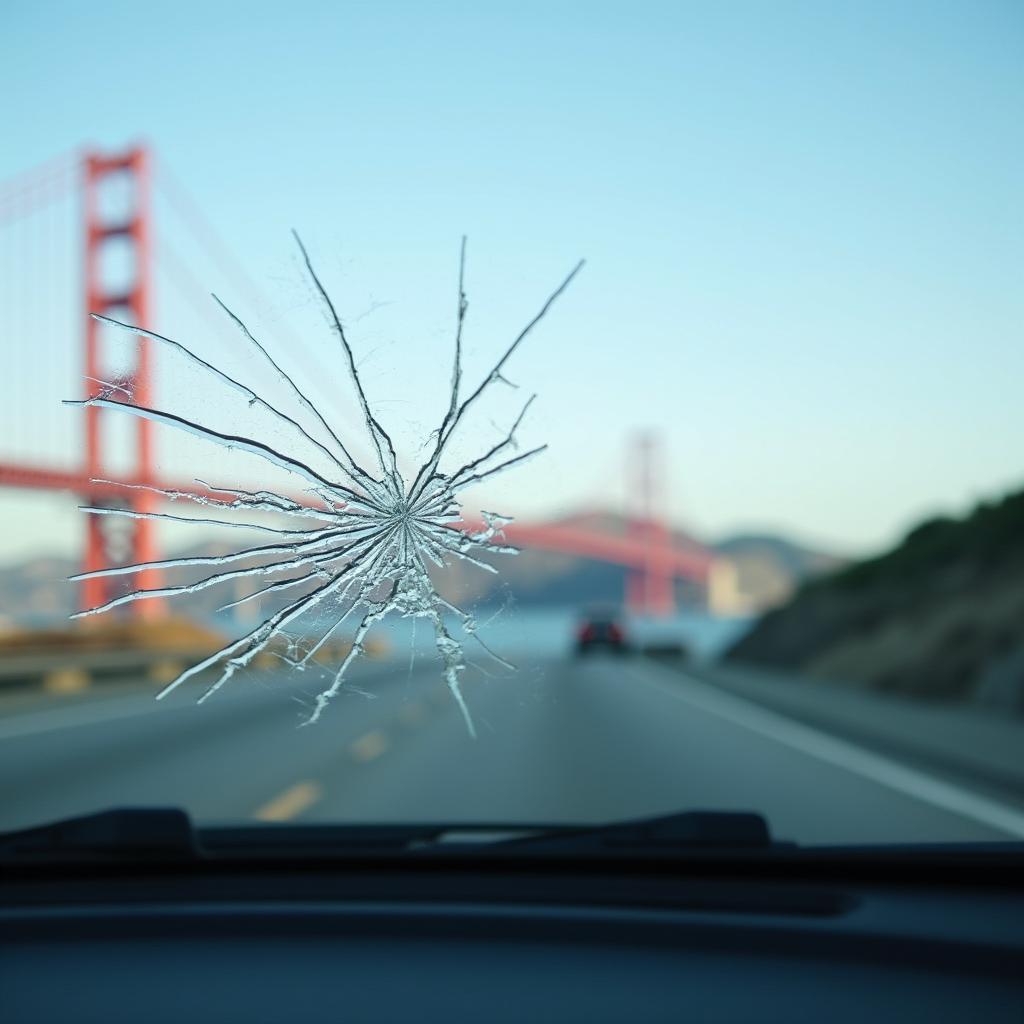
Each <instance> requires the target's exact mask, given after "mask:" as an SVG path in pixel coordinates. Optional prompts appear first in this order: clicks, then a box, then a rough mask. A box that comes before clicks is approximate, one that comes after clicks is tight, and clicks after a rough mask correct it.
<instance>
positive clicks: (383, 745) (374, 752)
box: [348, 729, 391, 761]
mask: <svg viewBox="0 0 1024 1024" xmlns="http://www.w3.org/2000/svg"><path fill="white" fill-rule="evenodd" d="M390 745H391V744H390V743H388V738H387V736H385V735H384V733H382V732H381V731H380V730H379V729H374V730H373V732H368V733H366V734H365V735H363V736H360V737H359V739H357V740H356V741H355V742H354V743H353V744H352V746H350V747H349V748H348V752H349V753H350V754H351V755H352V757H353V758H354V759H355V760H356V761H372V760H373V759H374V758H375V757H380V755H381V754H383V753H384V751H385V750H387V749H388V747H389V746H390Z"/></svg>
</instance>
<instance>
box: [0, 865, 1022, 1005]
mask: <svg viewBox="0 0 1024 1024" xmlns="http://www.w3.org/2000/svg"><path fill="white" fill-rule="evenodd" d="M0 891H2V895H3V902H2V905H0V1016H2V1018H3V1019H4V1020H5V1021H11V1022H21V1021H32V1022H65V1021H78V1022H87V1021H88V1022H92V1021H95V1022H103V1024H120V1022H129V1021H131V1022H138V1021H147V1022H152V1024H162V1022H171V1021H174V1022H181V1021H188V1022H196V1021H218V1022H225V1024H231V1022H239V1024H241V1022H245V1024H254V1022H259V1021H288V1022H296V1024H302V1022H307V1021H308V1022H314V1021H317V1022H319V1021H409V1020H418V1021H435V1020H436V1021H445V1022H461V1021H466V1022H469V1021H474V1022H479V1021H588V1022H595V1021H670V1020H671V1021H680V1020H693V1021H711V1022H717V1021H779V1022H783V1021H785V1022H799V1021H832V1022H845V1021H888V1020H893V1021H897V1020H898V1021H901V1022H908V1021H915V1020H928V1021H967V1020H970V1021H973V1022H978V1021H985V1022H998V1021H1015V1022H1019V1021H1021V1020H1024V971H1022V969H1021V968H1022V964H1024V895H1022V893H1021V892H1020V890H1019V889H1014V888H1012V887H1009V886H1007V885H1005V884H1003V885H995V886H993V885H991V884H982V885H972V884H948V883H947V884H943V885H941V886H938V885H936V884H934V882H927V883H926V884H925V883H922V882H921V881H920V880H914V879H912V878H908V879H898V880H896V881H893V880H891V879H890V880H879V879H877V878H874V879H872V878H868V879H864V878H861V879H858V878H848V879H844V880H841V879H838V878H832V879H829V878H810V879H807V880H803V881H801V880H799V879H795V878H793V877H775V878H767V879H763V878H762V879H751V878H749V877H721V874H720V873H719V876H718V877H711V876H707V875H705V876H704V877H694V875H693V874H692V873H691V874H690V875H689V876H687V877H683V876H682V875H681V874H680V873H678V872H672V871H666V870H663V869H662V870H659V869H650V866H648V867H647V868H645V867H643V866H641V865H634V866H632V867H630V868H628V869H625V870H624V869H622V868H617V869H616V870H610V869H609V868H607V867H604V868H601V867H597V868H593V867H591V868H588V869H586V870H573V869H572V868H571V867H570V866H569V865H565V864H559V865H553V864H544V863H530V864H526V865H523V864H511V865H508V864H507V865H492V864H474V862H473V861H472V860H466V859H465V858H462V859H460V861H459V862H458V863H442V862H437V863H425V862H421V863H418V864H413V865H409V864H403V863H401V862H396V864H394V865H391V866H387V865H383V866H382V865H379V864H373V863H371V862H369V861H368V862H366V863H364V864H361V865H352V864H349V865H346V867H345V869H344V870H338V869H336V868H328V867H327V866H325V865H305V866H303V867H300V866H298V865H291V866H289V867H287V868H284V869H281V868H278V869H276V870H273V871H269V870H267V869H266V866H260V865H251V864H250V865H234V866H233V867H232V866H229V865H222V866H220V867H218V868H217V869H214V870H209V869H206V870H197V869H190V870H185V869H168V870H162V869H161V870H156V869H153V868H149V869H139V870H135V871H131V872H127V873H125V872H122V871H118V870H114V869H107V868H93V869H89V870H80V871H69V872H64V871H62V872H60V873H59V877H55V876H54V874H53V872H45V871H27V872H26V871H21V872H18V873H17V874H16V876H14V877H7V878H6V879H5V881H4V883H3V885H2V886H0Z"/></svg>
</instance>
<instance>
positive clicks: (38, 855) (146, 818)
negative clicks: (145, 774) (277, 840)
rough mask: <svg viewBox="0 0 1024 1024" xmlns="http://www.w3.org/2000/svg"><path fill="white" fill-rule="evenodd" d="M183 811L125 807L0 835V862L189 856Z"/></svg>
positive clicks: (192, 847) (191, 848)
mask: <svg viewBox="0 0 1024 1024" xmlns="http://www.w3.org/2000/svg"><path fill="white" fill-rule="evenodd" d="M198 856H199V851H198V847H197V843H196V835H195V830H194V829H193V827H192V822H191V820H190V819H189V816H188V815H187V814H186V813H185V812H184V811H182V810H180V809H179V808H177V807H126V808H118V809H116V810H110V811H100V812H99V813H97V814H86V815H83V816H81V817H76V818H65V819H63V820H61V821H55V822H52V823H51V824H48V825H40V826H38V827H36V828H28V829H23V830H21V831H18V832H8V833H5V834H4V835H0V861H6V862H10V861H22V860H25V861H32V862H37V861H42V862H48V861H68V860H74V861H81V860H103V861H108V860H114V861H123V860H132V861H134V860H194V859H196V858H197V857H198Z"/></svg>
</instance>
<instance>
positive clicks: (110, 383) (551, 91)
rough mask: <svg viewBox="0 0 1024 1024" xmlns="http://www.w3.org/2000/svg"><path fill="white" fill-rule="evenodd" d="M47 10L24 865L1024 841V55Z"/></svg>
mask: <svg viewBox="0 0 1024 1024" xmlns="http://www.w3.org/2000/svg"><path fill="white" fill-rule="evenodd" d="M248 10H249V16H248V17H246V18H245V19H244V20H243V21H240V20H239V19H238V17H237V12H236V11H235V10H234V9H233V8H232V7H230V6H229V5H212V6H211V5H200V4H191V3H185V4H175V5H173V6H171V5H167V4H160V3H157V4H153V5H149V6H146V7H145V8H139V7H137V6H134V5H133V6H128V5H122V4H115V3H97V4H90V5H78V4H68V3H49V4H42V5H37V6H31V5H23V4H16V5H9V6H8V7H6V8H5V10H4V12H3V13H2V14H0V28H2V31H3V35H4V38H5V40H6V42H7V46H6V47H5V50H6V52H7V56H6V59H5V61H4V63H3V66H2V68H0V81H2V82H3V85H4V91H5V92H6V94H7V95H8V96H9V97H15V98H16V99H15V100H14V101H13V102H10V103H8V104H6V105H5V107H4V110H3V113H2V115H0V118H2V124H3V128H4V131H3V137H4V140H5V144H4V146H3V147H2V150H0V310H2V311H3V312H2V323H3V326H2V332H3V354H4V360H5V383H6V389H5V392H6V398H5V401H4V403H3V407H2V410H0V485H2V486H0V517H2V525H3V529H2V531H0V830H3V831H6V830H13V829H19V828H26V827H30V826H34V825H41V824H44V823H48V822H52V821H56V820H60V819H63V818H67V817H72V816H76V815H83V814H88V813H93V812H97V811H101V810H106V809H110V808H120V807H180V808H182V809H184V810H186V811H187V812H188V813H189V814H190V815H191V816H192V818H193V819H194V820H195V821H196V822H197V823H199V824H200V825H216V824H238V823H250V824H253V825H259V826H261V827H267V828H270V827H272V826H275V825H277V826H280V825H285V824H289V823H298V824H316V823H328V822H331V823H345V824H354V823H436V824H441V825H457V824H467V825H470V824H487V825H491V826H500V825H513V824H517V825H524V824H550V825H554V824H567V823H568V824H584V823H594V824H597V823H606V822H613V821H621V820H624V819H631V818H641V817H648V816H652V815H666V814H672V813H677V812H684V811H694V810H700V811H752V812H756V813H757V814H760V815H762V816H763V817H764V819H765V820H766V822H767V823H768V825H769V827H770V828H771V831H772V834H773V835H775V836H777V837H778V838H780V839H787V840H794V841H796V842H799V843H802V844H811V845H814V844H851V843H905V842H938V841H941V842H949V841H952V842H970V841H1001V840H1011V839H1021V838H1024V755H1022V753H1021V751H1022V750H1024V456H1022V452H1021V445H1020V438H1021V437H1022V436H1024V403H1022V402H1021V397H1020V396H1021V387H1022V380H1024V346H1022V344H1021V328H1022V323H1024V298H1022V297H1024V290H1022V289H1021V287H1020V286H1021V273H1022V270H1024V203H1022V193H1021V181H1022V180H1024V177H1022V172H1024V128H1022V125H1024V119H1022V118H1021V117H1020V110H1021V104H1022V100H1024V63H1022V62H1021V60H1020V54H1021V46H1022V43H1024V15H1022V12H1021V10H1020V9H1019V8H1017V7H1014V6H1013V5H1000V4H996V3H985V4H980V5H973V4H966V3H965V4H958V3H953V4H947V5H941V6H936V5H933V4H926V3H917V2H910V0H908V2H905V3H899V4H896V5H882V4H873V3H868V4H836V5H830V6H828V7H823V6H821V5H817V4H804V3H792V4H783V5H764V4H756V3H746V2H734V3H725V4H717V5H698V4H689V3H686V4H675V3H672V4H658V3H648V2H641V3H631V4H624V3H586V4H584V3H564V4H555V5H539V4H531V3H526V4H520V5H517V6H515V8H511V7H499V6H494V5H486V4H481V5H466V4H458V3H444V2H440V3H435V4H414V3H394V2H390V3H380V4H372V5H371V4H356V3H352V4H326V3H324V4H316V3H298V4H293V5H290V6H289V7H288V9H287V10H283V9H282V8H280V6H278V5H270V4H255V5H252V6H251V7H250V8H249V9H248Z"/></svg>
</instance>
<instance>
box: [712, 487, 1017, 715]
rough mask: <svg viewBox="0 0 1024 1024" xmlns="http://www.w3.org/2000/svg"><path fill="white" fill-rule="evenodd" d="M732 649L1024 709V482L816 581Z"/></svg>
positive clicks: (922, 692) (779, 663)
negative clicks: (1019, 488)
mask: <svg viewBox="0 0 1024 1024" xmlns="http://www.w3.org/2000/svg"><path fill="white" fill-rule="evenodd" d="M729 657H730V658H733V659H739V660H744V661H748V662H756V663H759V664H762V665H767V666H772V667H775V668H781V669H792V670H798V671H800V672H803V673H807V674H808V675H810V676H814V677H817V678H822V679H835V680H843V681H847V682H853V683H860V684H863V685H867V686H870V687H873V688H877V689H880V690H889V691H895V692H899V693H904V694H910V695H917V696H928V697H937V698H966V697H972V698H976V699H978V700H982V701H986V702H991V703H999V704H1004V705H1012V706H1015V707H1024V491H1019V492H1016V493H1014V494H1010V495H1008V496H1007V497H1005V498H1003V499H1002V500H1000V501H996V502H992V503H986V504H982V505H979V506H978V507H977V508H976V509H975V510H974V511H973V512H972V513H971V514H970V515H968V516H966V517H965V518H963V519H951V518H945V517H943V518H937V519H931V520H929V521H927V522H924V523H921V524H920V525H919V526H918V527H916V528H915V529H914V530H912V531H911V532H910V533H909V534H908V535H907V536H906V538H905V539H904V540H903V541H902V543H900V544H899V545H897V546H896V547H895V548H893V549H892V550H891V551H889V552H887V553H885V554H883V555H880V556H879V557H877V558H871V559H866V560H864V561H860V562H856V563H853V564H851V565H849V566H847V567H846V568H844V569H842V570H840V571H838V572H835V573H833V574H830V575H827V576H824V577H821V578H819V579H816V580H813V581H810V582H808V583H806V584H805V585H804V586H803V587H802V588H801V590H800V591H799V592H798V593H797V595H796V596H795V597H794V598H793V599H792V600H791V601H790V602H789V603H788V604H786V605H785V606H784V607H781V608H779V609H777V610H775V611H771V612H769V613H768V614H766V615H765V616H764V617H763V618H762V619H761V621H760V622H759V623H758V624H757V625H756V626H755V627H754V629H753V630H752V631H751V632H749V633H748V634H747V635H746V636H745V637H744V638H743V639H742V640H740V641H739V643H738V644H737V645H736V646H735V647H734V648H733V649H732V651H731V652H730V653H729Z"/></svg>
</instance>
